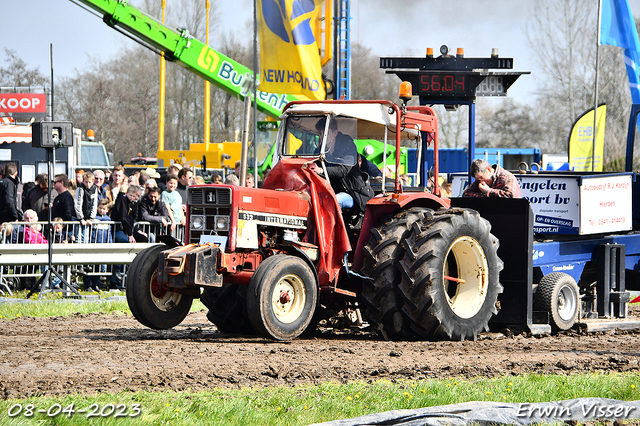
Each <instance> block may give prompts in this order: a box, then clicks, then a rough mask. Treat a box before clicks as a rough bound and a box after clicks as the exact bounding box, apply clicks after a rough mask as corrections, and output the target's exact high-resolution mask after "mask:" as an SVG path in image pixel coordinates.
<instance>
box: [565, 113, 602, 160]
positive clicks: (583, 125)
mask: <svg viewBox="0 0 640 426" xmlns="http://www.w3.org/2000/svg"><path fill="white" fill-rule="evenodd" d="M606 121H607V106H606V105H600V106H599V107H598V125H597V131H598V134H597V135H596V156H595V162H594V169H593V171H596V172H601V171H602V167H603V157H604V126H605V122H606ZM592 157H593V108H592V109H590V110H588V111H587V112H585V113H584V114H582V115H581V116H580V118H578V119H577V120H576V122H575V124H574V125H573V128H572V129H571V135H570V136H569V164H570V165H571V168H572V169H573V170H575V171H578V172H590V171H591V158H592Z"/></svg>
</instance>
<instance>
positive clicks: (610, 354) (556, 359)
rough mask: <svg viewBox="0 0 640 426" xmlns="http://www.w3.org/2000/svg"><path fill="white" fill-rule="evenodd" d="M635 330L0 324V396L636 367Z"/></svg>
mask: <svg viewBox="0 0 640 426" xmlns="http://www.w3.org/2000/svg"><path fill="white" fill-rule="evenodd" d="M639 359H640V333H638V332H605V333H597V334H589V335H586V334H580V333H577V332H569V333H566V334H563V335H555V336H547V337H542V338H537V337H530V336H529V337H527V336H525V335H523V334H518V335H515V336H510V337H506V336H505V335H504V334H502V333H492V334H484V335H481V336H480V338H479V340H478V341H477V342H387V341H384V340H382V339H380V338H379V337H377V336H373V335H370V334H367V333H363V332H360V331H358V332H353V331H341V332H335V331H333V332H324V333H322V334H316V335H313V336H308V337H304V338H299V339H297V340H294V341H292V342H286V343H281V342H273V341H269V340H264V339H261V338H257V337H239V336H232V335H223V334H220V333H218V332H217V330H216V329H215V327H214V326H213V325H212V324H211V323H209V322H208V321H207V319H206V316H205V313H204V312H197V313H192V314H190V315H189V316H188V317H187V319H186V320H185V321H184V322H183V324H182V325H180V326H178V327H177V328H175V329H173V330H168V331H154V330H150V329H147V328H144V327H143V326H141V325H140V324H139V323H138V322H137V321H136V320H135V319H134V318H133V317H132V316H130V315H125V314H118V315H93V314H92V315H76V316H72V317H66V318H30V317H22V318H17V319H14V320H10V321H7V320H0V392H1V395H2V397H3V398H5V399H6V398H12V397H25V396H30V395H36V394H41V395H65V394H70V393H76V392H77V393H82V394H94V393H97V392H108V393H112V392H119V391H122V390H132V391H135V390H142V389H155V390H163V389H173V390H182V389H187V388H191V389H194V390H201V389H211V388H214V387H234V388H237V387H261V386H287V385H293V384H301V383H316V382H321V381H336V382H344V381H349V380H355V379H361V380H375V379H380V378H382V377H386V378H389V379H393V378H412V379H417V378H428V377H438V378H442V377H448V376H465V377H472V376H477V375H482V376H488V377H491V376H497V375H503V374H520V373H524V372H553V373H561V374H575V373H579V372H583V371H602V370H605V371H630V370H632V371H638V369H639V365H638V360H639Z"/></svg>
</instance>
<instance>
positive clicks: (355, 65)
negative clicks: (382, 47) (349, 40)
mask: <svg viewBox="0 0 640 426" xmlns="http://www.w3.org/2000/svg"><path fill="white" fill-rule="evenodd" d="M399 85H400V80H398V77H396V76H395V75H393V74H386V73H385V71H384V70H383V69H380V58H379V57H378V56H375V55H373V53H372V50H371V48H370V47H367V46H364V45H363V44H360V43H357V42H356V43H353V44H352V45H351V99H386V100H390V101H396V100H397V99H398V86H399Z"/></svg>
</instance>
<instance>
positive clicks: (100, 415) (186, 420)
mask: <svg viewBox="0 0 640 426" xmlns="http://www.w3.org/2000/svg"><path fill="white" fill-rule="evenodd" d="M639 385H640V374H637V373H633V374H620V373H593V374H582V375H575V376H562V375H540V374H526V375H521V376H504V377H499V378H491V379H486V378H475V379H444V380H435V379H424V380H417V381H409V380H398V381H393V382H391V381H388V380H379V381H376V382H372V383H367V382H362V381H356V382H351V383H348V384H336V383H323V384H319V385H305V386H295V387H282V388H261V389H249V388H246V389H239V390H227V389H214V390H211V391H206V392H188V391H185V392H171V391H167V392H136V393H129V392H121V393H118V394H105V395H96V396H82V395H74V396H67V397H59V398H49V397H47V398H44V397H36V398H28V399H21V400H5V401H0V415H1V416H2V417H1V418H2V421H0V423H2V424H6V425H14V424H15V425H18V424H20V425H31V424H33V425H36V424H56V425H61V426H62V425H84V424H87V420H92V424H100V425H115V424H118V425H120V424H140V425H148V424H149V425H150V424H171V425H185V426H186V425H247V424H252V425H276V424H277V425H306V424H310V423H319V422H325V421H329V420H335V419H345V418H351V417H357V416H361V415H365V414H371V413H377V412H383V411H389V410H398V409H416V408H421V407H431V406H440V405H447V404H455V403H460V402H467V401H499V402H510V403H524V402H548V401H559V400H565V399H573V398H581V397H593V398H612V399H618V400H625V401H633V400H637V399H639V396H640V395H639V393H638V392H639V391H638V386H639ZM134 404H138V405H137V407H138V408H139V409H140V414H139V415H138V416H136V417H130V416H129V415H130V414H133V413H134V411H135V410H136V406H134ZM29 405H32V407H31V408H29ZM92 405H93V406H92ZM65 408H66V410H65ZM28 409H30V410H31V411H30V412H33V415H32V416H31V417H28V416H26V415H25V413H26V412H27V410H28ZM81 409H88V411H87V412H84V413H79V412H78V410H81ZM37 410H45V413H38V412H37ZM63 410H65V411H63ZM46 411H48V412H49V414H47V413H46ZM58 412H59V414H57V415H55V416H54V415H53V414H55V413H58ZM92 412H93V413H94V414H95V416H94V417H88V416H90V414H91V413H92ZM116 413H119V414H121V415H122V416H123V417H116Z"/></svg>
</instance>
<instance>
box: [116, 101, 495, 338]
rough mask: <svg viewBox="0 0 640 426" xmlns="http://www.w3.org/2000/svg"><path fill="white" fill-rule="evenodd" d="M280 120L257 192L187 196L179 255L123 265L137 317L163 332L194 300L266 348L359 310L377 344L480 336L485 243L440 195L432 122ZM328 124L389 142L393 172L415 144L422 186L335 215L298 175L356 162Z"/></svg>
mask: <svg viewBox="0 0 640 426" xmlns="http://www.w3.org/2000/svg"><path fill="white" fill-rule="evenodd" d="M281 120H282V125H281V127H280V130H279V135H278V155H279V161H278V163H277V164H276V165H275V167H274V168H273V170H272V171H271V173H270V174H269V176H268V178H267V179H266V180H265V182H264V185H263V186H262V188H259V189H258V188H245V187H238V186H228V185H194V186H191V187H190V188H189V190H188V209H187V223H188V233H187V235H186V240H185V241H186V244H185V245H184V246H170V244H162V245H156V246H153V247H151V248H148V249H146V250H144V251H142V252H141V253H139V254H138V256H137V257H136V258H135V260H134V262H133V263H132V264H131V267H130V269H129V272H128V276H127V301H128V303H129V307H130V308H131V312H132V313H133V315H134V316H135V317H136V319H137V320H138V321H140V323H142V324H144V325H146V326H148V327H151V328H155V329H167V328H171V327H174V326H176V325H178V324H180V322H181V321H182V320H183V319H184V318H185V316H186V315H187V313H188V312H189V308H190V307H191V303H192V300H193V299H194V298H200V299H201V300H202V302H203V304H204V305H205V306H207V308H208V309H209V312H208V315H207V316H208V318H209V320H210V321H211V322H213V323H214V324H215V325H216V326H217V327H218V329H219V330H220V331H221V332H229V333H258V334H260V335H263V336H266V337H268V338H273V339H278V340H287V339H293V338H295V337H297V336H299V335H300V334H301V333H302V332H304V331H305V330H306V329H307V328H308V327H309V326H310V324H312V323H314V322H315V321H317V320H318V319H321V317H322V315H325V314H326V313H327V312H339V311H341V310H350V311H351V312H356V311H357V312H360V311H362V314H363V315H364V317H365V319H366V321H368V322H369V323H370V324H372V326H374V327H376V328H377V330H379V331H380V333H381V334H382V335H383V336H384V337H385V338H389V339H391V338H416V337H417V338H445V339H466V338H469V339H475V338H476V336H477V334H478V333H479V332H481V331H483V330H488V322H489V319H490V318H491V317H492V316H493V315H494V314H496V313H497V305H498V303H497V298H498V294H499V293H501V292H502V285H501V284H500V282H499V274H500V271H501V269H502V261H501V260H500V259H499V258H498V255H497V248H498V240H497V239H496V238H495V237H494V236H493V235H492V234H491V232H490V230H491V226H490V225H489V223H488V222H487V221H486V220H485V219H483V218H482V217H480V215H479V214H478V213H477V212H476V211H475V210H472V209H467V208H450V201H449V199H447V198H442V197H441V196H440V188H439V186H438V168H437V164H438V161H437V149H438V143H437V140H438V139H437V127H438V126H437V118H436V115H435V113H434V111H433V110H432V109H431V108H429V107H426V106H415V107H411V106H399V105H396V104H394V103H392V102H389V101H318V102H292V103H290V104H289V105H287V107H286V108H285V110H284V113H283V115H282V117H281ZM321 120H324V122H325V126H327V127H326V128H325V129H324V130H325V131H324V132H318V130H317V124H318V122H320V121H321ZM332 120H334V121H336V122H337V126H338V129H339V130H340V132H341V133H343V134H345V135H348V136H349V137H350V138H351V139H378V140H383V141H385V143H387V139H388V138H391V140H392V141H393V140H395V146H396V150H395V152H396V153H397V157H396V170H399V169H398V166H399V162H400V158H399V153H400V143H401V140H411V141H415V142H417V143H418V144H419V146H420V142H421V140H422V138H427V141H428V142H432V143H433V146H434V149H435V153H436V160H435V162H434V165H435V170H434V172H435V173H434V174H435V186H434V187H433V188H429V189H428V188H426V187H425V186H424V184H422V186H415V187H403V186H402V185H401V181H400V179H399V177H398V176H397V174H396V177H395V180H394V181H393V182H389V183H387V182H385V181H384V180H383V182H382V183H381V184H379V185H378V191H377V192H378V195H376V196H375V197H374V198H372V199H371V200H370V201H369V202H368V203H367V205H366V210H365V212H364V214H362V213H358V212H355V211H349V210H345V211H341V209H340V207H339V205H338V203H337V200H336V195H335V193H334V191H333V190H332V188H331V186H330V185H329V183H328V182H327V181H326V180H325V179H324V178H323V177H322V176H320V175H318V174H317V173H315V172H313V171H312V170H310V168H309V167H308V166H309V165H310V164H311V163H314V162H315V163H316V164H321V165H322V167H323V168H324V170H325V172H326V167H331V165H332V164H344V165H347V166H353V165H354V164H355V162H356V161H357V152H356V150H355V145H354V146H353V147H351V146H346V145H348V144H347V143H343V142H339V143H336V139H334V140H330V137H329V136H328V135H329V134H330V132H328V130H329V127H328V126H329V125H330V122H331V121H332ZM321 135H322V137H321ZM391 143H393V142H391ZM418 152H420V150H418ZM418 164H420V161H418ZM324 175H325V176H326V173H325V174H324Z"/></svg>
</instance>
